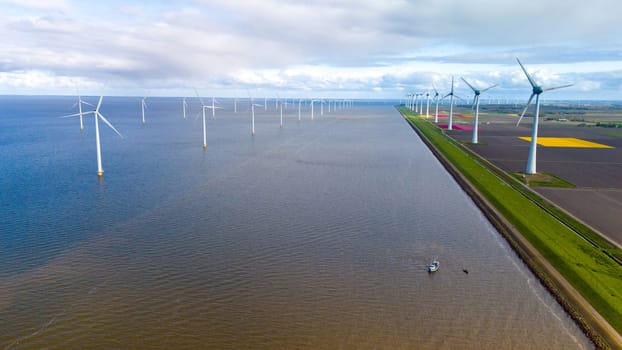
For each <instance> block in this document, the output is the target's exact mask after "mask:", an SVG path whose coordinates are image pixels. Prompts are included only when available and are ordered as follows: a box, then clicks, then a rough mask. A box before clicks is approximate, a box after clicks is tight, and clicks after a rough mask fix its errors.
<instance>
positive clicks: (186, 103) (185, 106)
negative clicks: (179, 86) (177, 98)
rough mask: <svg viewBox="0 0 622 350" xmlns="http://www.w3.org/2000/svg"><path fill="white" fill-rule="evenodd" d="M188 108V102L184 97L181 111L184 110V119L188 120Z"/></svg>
mask: <svg viewBox="0 0 622 350" xmlns="http://www.w3.org/2000/svg"><path fill="white" fill-rule="evenodd" d="M187 108H188V102H186V98H185V97H184V99H183V100H182V101H181V109H182V110H183V113H184V119H186V109H187Z"/></svg>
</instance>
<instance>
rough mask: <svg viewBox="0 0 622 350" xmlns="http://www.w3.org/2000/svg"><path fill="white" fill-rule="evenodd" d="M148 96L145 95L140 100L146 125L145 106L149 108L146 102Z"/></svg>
mask: <svg viewBox="0 0 622 350" xmlns="http://www.w3.org/2000/svg"><path fill="white" fill-rule="evenodd" d="M145 99H146V97H143V99H142V100H140V109H141V111H142V114H143V119H142V120H143V125H145V108H147V102H145Z"/></svg>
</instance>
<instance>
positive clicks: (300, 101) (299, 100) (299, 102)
mask: <svg viewBox="0 0 622 350" xmlns="http://www.w3.org/2000/svg"><path fill="white" fill-rule="evenodd" d="M301 103H302V99H301V98H299V99H298V121H300V104H301Z"/></svg>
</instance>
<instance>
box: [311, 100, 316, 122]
mask: <svg viewBox="0 0 622 350" xmlns="http://www.w3.org/2000/svg"><path fill="white" fill-rule="evenodd" d="M313 102H315V100H311V120H313Z"/></svg>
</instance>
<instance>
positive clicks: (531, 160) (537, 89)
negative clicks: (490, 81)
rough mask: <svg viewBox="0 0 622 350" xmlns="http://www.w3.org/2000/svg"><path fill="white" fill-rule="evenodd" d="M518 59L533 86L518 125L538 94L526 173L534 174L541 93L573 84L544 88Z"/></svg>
mask: <svg viewBox="0 0 622 350" xmlns="http://www.w3.org/2000/svg"><path fill="white" fill-rule="evenodd" d="M516 61H517V62H518V64H519V65H520V67H521V68H522V70H523V72H524V73H525V75H526V76H527V80H529V84H531V88H532V90H531V91H532V92H531V96H529V100H528V101H527V105H526V106H525V109H523V113H521V115H520V118H518V122H517V123H516V126H518V124H520V121H521V120H522V119H523V116H524V115H525V112H527V108H529V105H530V104H531V100H533V97H534V96H536V113H535V114H534V116H533V123H532V128H531V143H530V144H529V157H528V158H527V167H526V169H525V173H527V174H530V175H533V174H535V173H536V149H537V147H538V117H539V115H540V94H541V93H543V92H545V91H551V90H555V89H561V88H565V87H569V86H572V84H567V85H562V86H555V87H551V88H546V89H544V88H542V87H541V86H540V85H538V84H536V82H535V81H534V80H533V78H532V77H531V75H529V73H527V70H526V69H525V67H524V66H523V64H522V63H521V62H520V60H519V59H518V57H517V58H516Z"/></svg>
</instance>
